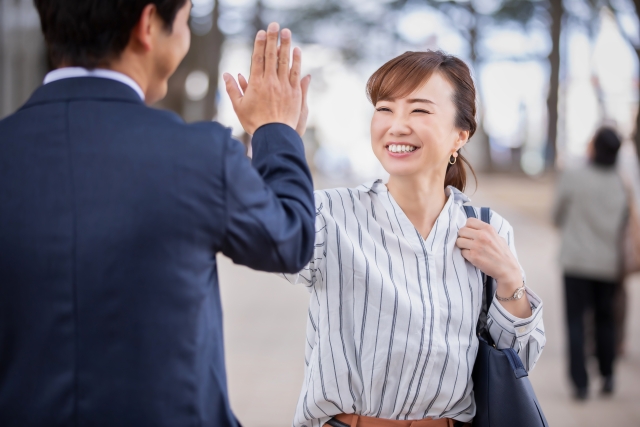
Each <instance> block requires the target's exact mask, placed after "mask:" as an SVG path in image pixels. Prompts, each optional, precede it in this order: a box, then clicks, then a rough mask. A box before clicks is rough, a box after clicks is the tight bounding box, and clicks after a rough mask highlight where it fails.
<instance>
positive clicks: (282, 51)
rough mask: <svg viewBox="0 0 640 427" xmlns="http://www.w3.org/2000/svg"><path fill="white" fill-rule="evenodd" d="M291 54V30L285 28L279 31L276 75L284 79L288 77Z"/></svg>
mask: <svg viewBox="0 0 640 427" xmlns="http://www.w3.org/2000/svg"><path fill="white" fill-rule="evenodd" d="M290 56H291V31H289V29H287V28H285V29H284V30H282V31H281V32H280V47H279V48H278V77H279V78H280V80H281V81H286V80H287V78H288V77H289V57H290Z"/></svg>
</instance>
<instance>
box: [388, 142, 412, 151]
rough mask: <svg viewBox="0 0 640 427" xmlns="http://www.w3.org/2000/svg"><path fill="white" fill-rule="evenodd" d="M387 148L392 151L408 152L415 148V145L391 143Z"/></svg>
mask: <svg viewBox="0 0 640 427" xmlns="http://www.w3.org/2000/svg"><path fill="white" fill-rule="evenodd" d="M387 150H389V151H391V152H392V153H410V152H412V151H415V150H416V147H414V146H412V145H400V144H391V145H389V146H388V147H387Z"/></svg>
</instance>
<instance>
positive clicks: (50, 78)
mask: <svg viewBox="0 0 640 427" xmlns="http://www.w3.org/2000/svg"><path fill="white" fill-rule="evenodd" d="M74 77H97V78H102V79H110V80H115V81H117V82H120V83H124V84H126V85H127V86H129V87H130V88H131V89H133V90H135V91H136V93H137V94H138V96H140V99H142V100H143V101H144V92H143V91H142V88H141V87H140V85H138V83H136V82H135V81H134V80H133V79H132V78H131V77H129V76H127V75H125V74H122V73H119V72H118V71H113V70H105V69H103V68H96V69H94V70H88V69H86V68H82V67H64V68H58V69H57V70H53V71H51V72H49V73H48V74H47V75H46V76H45V78H44V82H43V83H44V84H45V85H46V84H48V83H51V82H55V81H57V80H62V79H70V78H74Z"/></svg>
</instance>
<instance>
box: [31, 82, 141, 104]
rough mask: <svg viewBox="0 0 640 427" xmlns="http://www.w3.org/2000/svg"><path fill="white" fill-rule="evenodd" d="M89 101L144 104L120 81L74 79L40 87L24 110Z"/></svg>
mask: <svg viewBox="0 0 640 427" xmlns="http://www.w3.org/2000/svg"><path fill="white" fill-rule="evenodd" d="M89 99H91V100H103V101H107V100H110V101H123V102H131V103H135V104H144V103H143V101H142V100H141V99H140V96H139V95H138V94H137V93H136V91H135V90H133V89H132V88H131V87H129V86H127V85H126V84H124V83H121V82H119V81H115V80H111V79H104V78H99V77H74V78H67V79H62V80H57V81H54V82H51V83H48V84H45V85H42V86H40V87H39V88H38V89H36V91H35V92H34V93H33V94H32V95H31V98H29V100H28V101H27V103H26V104H25V105H24V107H22V108H27V107H30V106H33V105H36V104H45V103H50V102H65V101H74V100H89Z"/></svg>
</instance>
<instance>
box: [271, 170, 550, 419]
mask: <svg viewBox="0 0 640 427" xmlns="http://www.w3.org/2000/svg"><path fill="white" fill-rule="evenodd" d="M446 191H447V196H448V200H447V203H446V204H445V206H444V209H443V210H442V212H441V213H440V215H439V217H438V219H437V221H436V223H435V225H434V227H433V229H432V230H431V232H430V234H429V236H428V237H427V238H426V239H423V238H422V236H420V234H419V233H418V232H417V230H416V229H415V227H414V226H413V225H412V224H411V222H410V221H409V219H408V218H407V217H406V216H405V214H404V213H403V211H402V209H400V207H399V206H398V204H397V203H396V202H395V201H394V199H393V197H392V196H391V195H390V194H389V192H388V191H387V187H386V185H385V184H384V183H383V182H382V181H381V180H378V181H376V182H374V183H372V184H371V185H361V186H359V187H357V188H354V189H350V188H338V189H332V190H320V191H316V193H315V200H316V246H315V252H314V258H313V259H312V261H311V262H310V263H309V265H308V266H307V267H306V268H305V269H304V270H303V271H301V272H300V273H299V274H297V275H284V276H285V277H286V278H287V280H289V281H290V282H292V283H300V284H302V285H304V286H307V287H308V289H309V291H310V293H311V299H310V304H309V316H308V322H307V342H306V352H305V364H306V368H305V378H304V384H303V387H302V391H301V394H300V398H299V401H298V405H297V409H296V413H295V418H294V421H293V425H294V427H302V426H306V427H320V426H322V425H324V423H325V422H327V421H328V420H329V419H330V418H331V417H332V416H333V415H336V414H339V413H347V414H348V413H356V414H360V415H364V416H370V417H379V418H387V419H399V420H416V419H422V418H427V417H430V418H442V417H446V418H454V419H456V420H459V421H463V422H468V421H471V420H472V418H473V416H474V414H475V403H474V399H473V381H472V379H471V372H472V370H473V364H474V361H475V357H476V354H477V351H478V340H477V337H476V335H475V328H476V323H477V320H478V315H479V311H480V308H481V301H482V274H481V272H480V271H479V270H478V269H477V268H475V267H474V266H473V265H471V264H470V263H469V262H467V261H466V260H465V259H464V258H463V257H462V254H461V252H460V249H458V248H457V247H456V245H455V242H456V239H457V236H458V230H459V229H460V228H462V227H464V226H465V224H466V221H467V216H466V214H465V212H464V209H463V207H462V206H463V204H464V203H466V202H468V201H469V199H468V198H467V197H466V196H465V195H464V194H463V193H461V192H460V191H458V190H457V189H456V188H454V187H449V188H447V190H446ZM477 211H479V209H478V210H477ZM477 214H478V216H479V212H477ZM491 225H493V226H494V227H495V229H496V230H497V231H498V233H499V235H500V236H502V237H503V238H504V239H506V240H507V242H508V243H509V246H510V247H511V249H512V250H513V252H514V254H515V246H514V239H513V228H512V227H511V225H510V224H509V223H508V222H507V221H506V220H505V219H504V218H502V217H500V216H499V215H498V214H496V213H493V212H492V217H491ZM523 277H524V273H523ZM527 295H528V298H529V301H530V303H531V307H532V311H533V313H532V315H531V317H529V318H527V319H520V318H516V317H514V316H513V315H511V314H510V313H509V312H508V311H507V310H506V309H504V308H503V307H502V306H501V305H500V302H498V301H497V300H496V299H494V300H493V304H492V306H491V307H490V309H489V316H488V324H489V325H490V326H489V327H490V332H491V335H492V336H493V338H494V341H495V342H496V343H497V346H498V347H499V348H507V347H511V348H514V349H515V350H516V351H517V352H518V354H519V355H520V358H521V359H522V361H523V363H524V365H525V367H526V368H527V370H530V369H532V368H533V366H534V365H535V363H536V361H537V360H538V358H539V357H540V353H541V352H542V349H543V348H544V344H545V335H544V325H543V322H542V301H541V300H540V298H538V297H537V296H536V295H535V293H533V292H532V291H531V290H530V289H527Z"/></svg>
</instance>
